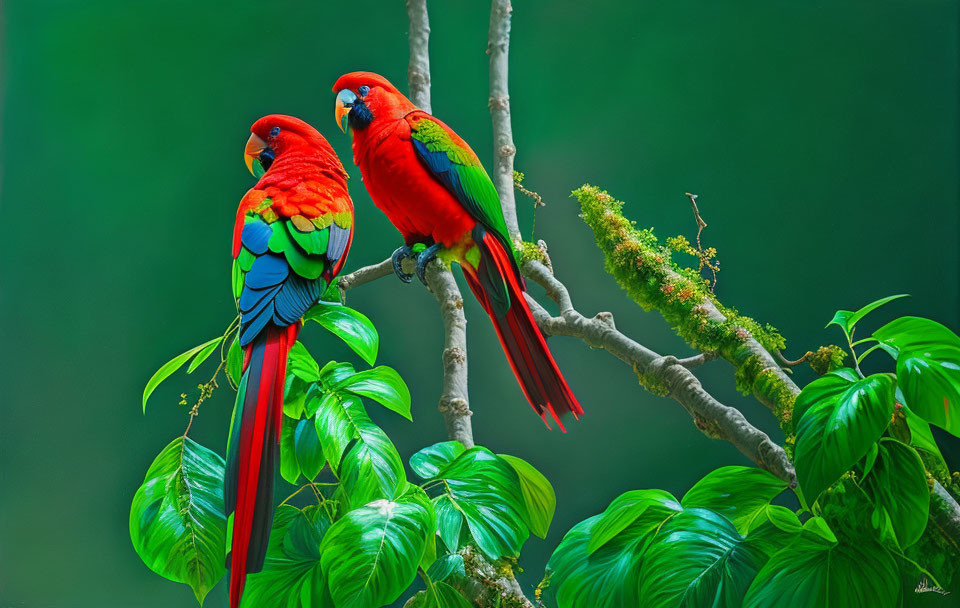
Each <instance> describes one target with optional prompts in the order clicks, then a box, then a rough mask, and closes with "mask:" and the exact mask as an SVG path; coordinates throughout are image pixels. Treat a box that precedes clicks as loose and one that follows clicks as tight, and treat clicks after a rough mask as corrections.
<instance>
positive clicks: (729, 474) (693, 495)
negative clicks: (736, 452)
mask: <svg viewBox="0 0 960 608" xmlns="http://www.w3.org/2000/svg"><path fill="white" fill-rule="evenodd" d="M786 488H787V482H785V481H783V480H782V479H779V478H777V477H776V476H775V475H772V474H771V473H768V472H766V471H764V470H763V469H758V468H756V467H741V466H730V467H721V468H719V469H715V470H713V471H711V472H710V473H708V474H707V475H706V476H704V477H703V478H702V479H700V481H698V482H697V483H696V484H694V486H693V487H692V488H690V489H689V490H688V491H687V493H686V494H684V496H683V499H682V500H681V501H680V504H681V505H683V508H684V509H689V508H691V507H703V508H705V509H710V510H711V511H714V512H715V513H719V514H720V515H723V516H724V517H726V518H727V519H729V520H730V521H731V522H733V525H734V526H736V528H737V531H738V532H740V534H746V533H747V530H749V529H750V527H751V524H752V522H753V520H754V519H756V518H757V517H758V516H761V515H762V514H763V513H765V511H766V507H767V505H769V504H770V501H771V500H773V499H774V498H776V497H777V495H779V494H780V493H781V492H783V491H784V490H785V489H786Z"/></svg>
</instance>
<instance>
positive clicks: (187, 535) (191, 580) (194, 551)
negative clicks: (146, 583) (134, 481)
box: [130, 437, 227, 605]
mask: <svg viewBox="0 0 960 608" xmlns="http://www.w3.org/2000/svg"><path fill="white" fill-rule="evenodd" d="M223 471H224V462H223V459H222V458H220V456H218V455H217V454H216V453H214V452H211V451H210V450H208V449H207V448H205V447H203V446H201V445H200V444H198V443H196V442H195V441H193V440H192V439H190V438H189V437H177V438H176V439H175V440H173V441H172V442H171V443H170V444H169V445H167V447H165V448H164V449H163V451H161V452H160V454H159V455H158V456H157V458H156V459H155V460H154V461H153V464H151V465H150V468H149V469H148V470H147V475H146V477H145V478H144V480H143V485H141V486H140V488H139V489H138V490H137V492H136V494H135V495H134V497H133V504H132V505H131V507H130V540H131V541H133V548H134V549H136V551H137V553H138V554H139V555H140V558H141V559H142V560H143V563H145V564H146V565H147V566H148V567H149V568H150V569H151V570H153V571H154V572H156V573H157V574H159V575H160V576H163V577H165V578H168V579H170V580H172V581H176V582H178V583H185V584H187V585H190V587H191V588H192V589H193V593H194V595H196V597H197V601H198V602H200V604H201V605H202V604H203V598H204V597H205V596H206V595H207V592H209V591H210V589H212V588H213V586H214V585H216V584H217V581H219V580H220V577H222V576H223V573H224V559H225V555H224V542H225V538H224V537H225V534H226V528H227V522H226V519H225V518H224V516H223Z"/></svg>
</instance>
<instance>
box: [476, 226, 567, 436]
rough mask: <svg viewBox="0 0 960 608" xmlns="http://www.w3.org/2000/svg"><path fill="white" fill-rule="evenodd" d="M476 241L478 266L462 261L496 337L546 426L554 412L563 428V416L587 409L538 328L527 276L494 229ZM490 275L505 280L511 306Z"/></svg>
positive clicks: (531, 403)
mask: <svg viewBox="0 0 960 608" xmlns="http://www.w3.org/2000/svg"><path fill="white" fill-rule="evenodd" d="M481 235H482V236H481ZM474 240H475V241H478V242H477V245H478V247H479V248H480V252H481V257H480V263H479V265H478V267H477V268H474V267H472V266H470V265H469V264H464V265H463V269H464V276H465V277H466V279H467V284H468V285H469V286H470V289H471V291H473V293H474V295H475V296H476V297H477V299H478V300H479V301H480V303H481V304H482V305H483V308H484V310H486V311H487V314H488V315H489V316H490V320H491V321H493V327H494V329H495V330H496V332H497V337H498V338H499V339H500V344H501V345H502V346H503V350H504V353H505V354H506V355H507V360H508V361H509V362H510V367H511V368H512V369H513V373H514V375H515V376H516V377H517V381H518V382H519V383H520V388H521V389H522V390H523V394H524V395H525V396H526V398H527V401H529V402H530V405H532V406H533V409H534V410H535V411H536V412H537V415H539V416H540V417H541V418H542V419H543V421H544V422H545V423H547V426H549V421H548V419H547V414H548V413H549V415H550V417H552V418H553V419H554V420H555V421H556V423H557V425H558V426H559V427H560V429H561V430H565V429H564V427H563V423H562V422H561V421H560V416H562V415H564V414H566V413H571V414H573V417H574V418H578V417H579V416H580V415H581V414H583V408H582V407H580V403H579V402H578V401H577V398H576V397H575V396H574V395H573V392H572V391H571V390H570V386H569V385H568V384H567V381H566V380H565V379H564V377H563V374H561V373H560V368H559V367H557V362H556V361H555V360H554V359H553V355H552V354H550V349H549V348H548V347H547V341H546V339H545V338H544V337H543V334H542V333H541V332H540V328H539V327H537V322H536V320H534V318H533V313H532V312H531V311H530V307H529V306H528V305H527V301H526V298H525V297H524V295H523V294H524V292H525V291H526V290H525V289H524V286H523V278H522V277H521V276H520V275H519V274H518V272H517V268H516V265H515V264H514V263H513V262H512V260H511V256H510V254H509V253H508V252H507V250H506V249H505V247H504V245H503V244H502V243H501V242H500V240H499V239H498V238H497V237H496V236H495V235H494V234H492V233H490V232H486V231H483V230H477V229H475V230H474ZM487 277H497V278H498V279H499V281H502V282H503V284H504V285H506V293H507V295H509V308H508V309H507V310H506V311H505V312H500V311H498V310H497V304H496V299H497V298H496V297H494V294H492V293H491V292H492V291H493V290H495V289H501V290H502V288H501V287H500V285H498V284H497V283H499V281H494V282H491V281H489V280H487ZM487 283H491V284H489V285H487Z"/></svg>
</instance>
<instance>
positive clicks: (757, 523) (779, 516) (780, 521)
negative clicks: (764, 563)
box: [746, 505, 802, 557]
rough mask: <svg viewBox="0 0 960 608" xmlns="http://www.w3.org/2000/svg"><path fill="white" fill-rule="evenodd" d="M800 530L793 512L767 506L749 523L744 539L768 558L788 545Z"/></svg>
mask: <svg viewBox="0 0 960 608" xmlns="http://www.w3.org/2000/svg"><path fill="white" fill-rule="evenodd" d="M801 529H802V526H801V525H800V520H799V519H798V518H797V515H796V514H795V513H794V512H793V511H791V510H790V509H788V508H786V507H781V506H780V505H767V506H766V507H764V508H763V509H762V510H761V511H760V512H758V514H757V516H756V517H755V518H754V519H753V521H752V522H751V524H750V529H749V531H748V532H747V533H746V539H747V542H748V543H750V544H751V545H753V546H755V547H757V548H758V549H760V551H762V552H763V553H764V554H766V555H767V557H770V556H772V555H773V554H774V553H776V552H777V551H779V550H780V549H783V548H784V547H786V546H787V545H789V544H790V543H791V542H792V541H793V539H795V538H796V537H797V535H798V534H800V531H801Z"/></svg>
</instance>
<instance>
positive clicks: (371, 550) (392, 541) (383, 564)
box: [320, 499, 433, 608]
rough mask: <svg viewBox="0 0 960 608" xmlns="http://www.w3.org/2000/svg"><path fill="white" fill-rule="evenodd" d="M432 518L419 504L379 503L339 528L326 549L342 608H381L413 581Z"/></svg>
mask: <svg viewBox="0 0 960 608" xmlns="http://www.w3.org/2000/svg"><path fill="white" fill-rule="evenodd" d="M431 517H432V515H431V514H430V513H429V512H428V510H427V509H426V508H425V507H424V506H423V505H422V504H420V503H419V502H416V501H414V502H392V501H389V500H384V499H381V500H377V501H374V502H371V503H370V504H368V505H366V506H363V507H359V508H357V509H354V510H352V511H350V512H349V513H347V514H346V515H344V516H343V517H342V518H341V519H339V520H337V522H336V523H334V524H333V525H332V526H331V527H330V530H328V531H327V534H326V535H325V536H324V537H323V542H322V543H321V544H320V553H321V555H322V557H321V560H320V561H321V566H322V568H323V571H324V572H325V573H326V575H327V577H328V580H329V585H330V591H331V594H332V595H333V601H334V603H335V604H336V606H337V608H376V607H379V606H385V605H387V604H390V603H391V602H393V601H395V600H396V599H397V598H398V597H400V594H401V593H403V591H404V590H405V589H406V588H407V587H408V586H409V585H410V583H412V582H413V579H414V578H416V575H417V565H418V564H419V563H420V558H421V557H422V556H423V552H424V549H425V547H426V537H427V535H428V534H433V530H432V529H430V522H431Z"/></svg>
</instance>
